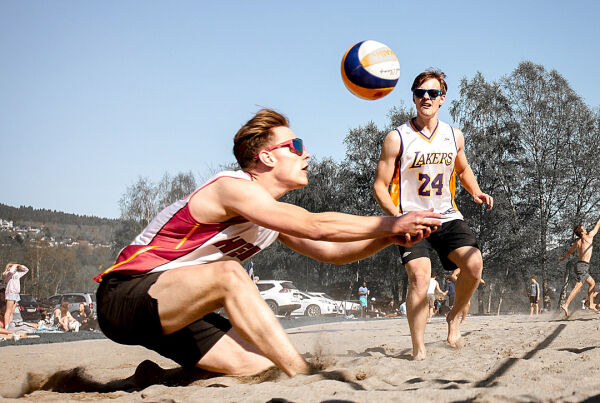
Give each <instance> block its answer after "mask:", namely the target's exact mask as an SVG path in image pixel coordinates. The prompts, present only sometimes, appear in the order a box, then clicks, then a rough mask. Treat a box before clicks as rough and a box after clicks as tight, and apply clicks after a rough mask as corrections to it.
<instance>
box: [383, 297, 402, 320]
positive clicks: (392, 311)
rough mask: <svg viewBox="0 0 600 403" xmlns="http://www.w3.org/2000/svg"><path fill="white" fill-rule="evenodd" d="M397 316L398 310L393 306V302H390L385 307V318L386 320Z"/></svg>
mask: <svg viewBox="0 0 600 403" xmlns="http://www.w3.org/2000/svg"><path fill="white" fill-rule="evenodd" d="M399 315H400V311H399V310H398V308H396V305H395V304H394V300H391V301H390V303H389V304H388V306H387V311H386V313H385V317H386V318H394V317H396V316H399Z"/></svg>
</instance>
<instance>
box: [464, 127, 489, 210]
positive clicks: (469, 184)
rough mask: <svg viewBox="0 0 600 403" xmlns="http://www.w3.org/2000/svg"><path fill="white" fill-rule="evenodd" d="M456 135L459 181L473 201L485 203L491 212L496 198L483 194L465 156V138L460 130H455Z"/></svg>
mask: <svg viewBox="0 0 600 403" xmlns="http://www.w3.org/2000/svg"><path fill="white" fill-rule="evenodd" d="M454 133H455V134H456V145H457V148H458V152H457V154H456V161H455V163H454V167H455V169H456V174H457V175H458V179H459V180H460V183H461V185H462V186H463V187H464V188H465V190H466V191H467V192H469V194H470V195H471V196H473V201H474V202H475V203H477V204H484V203H485V204H487V206H488V210H490V209H491V208H492V207H494V198H493V197H492V196H490V195H488V194H487V193H483V192H482V191H481V189H480V188H479V184H477V179H476V178H475V175H474V174H473V170H472V169H471V166H470V165H469V163H468V162H467V156H466V155H465V147H464V145H465V138H464V136H463V134H462V132H461V131H460V130H459V129H454Z"/></svg>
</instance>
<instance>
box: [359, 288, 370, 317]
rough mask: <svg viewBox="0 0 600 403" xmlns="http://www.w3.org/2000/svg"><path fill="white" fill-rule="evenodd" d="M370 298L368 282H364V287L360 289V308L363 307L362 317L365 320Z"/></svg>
mask: <svg viewBox="0 0 600 403" xmlns="http://www.w3.org/2000/svg"><path fill="white" fill-rule="evenodd" d="M368 296H369V289H368V288H367V282H366V281H363V285H362V287H359V288H358V299H359V300H360V306H361V308H362V309H361V317H363V318H364V316H365V313H366V311H367V309H368V304H369V301H368Z"/></svg>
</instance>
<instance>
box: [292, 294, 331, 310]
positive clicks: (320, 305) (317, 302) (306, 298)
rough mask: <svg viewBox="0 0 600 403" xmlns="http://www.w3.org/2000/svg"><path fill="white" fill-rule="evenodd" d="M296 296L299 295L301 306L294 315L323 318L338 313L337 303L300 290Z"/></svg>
mask: <svg viewBox="0 0 600 403" xmlns="http://www.w3.org/2000/svg"><path fill="white" fill-rule="evenodd" d="M294 294H297V295H298V298H300V305H301V306H300V308H298V309H296V310H295V311H293V312H292V315H306V316H321V315H335V314H336V313H338V310H337V306H336V305H335V303H333V302H331V301H329V300H328V299H326V298H323V297H317V296H313V295H309V294H308V293H303V292H301V291H298V290H296V291H295V292H294Z"/></svg>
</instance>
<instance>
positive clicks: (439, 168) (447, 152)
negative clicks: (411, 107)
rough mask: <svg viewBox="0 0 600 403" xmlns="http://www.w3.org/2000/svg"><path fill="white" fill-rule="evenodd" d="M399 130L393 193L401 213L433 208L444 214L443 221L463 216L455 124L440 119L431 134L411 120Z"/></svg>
mask: <svg viewBox="0 0 600 403" xmlns="http://www.w3.org/2000/svg"><path fill="white" fill-rule="evenodd" d="M396 131H397V132H398V135H399V136H400V154H399V155H398V157H397V158H396V167H395V170H394V176H393V178H392V183H391V187H390V195H391V196H392V201H393V202H394V204H395V205H396V206H398V209H399V211H400V213H402V214H404V213H408V212H409V211H419V210H427V209H430V208H433V211H434V212H436V213H439V214H442V216H443V218H442V220H441V221H442V222H447V221H451V220H456V219H462V218H463V216H462V214H461V213H460V211H458V207H457V206H456V203H455V202H454V194H455V188H456V176H455V172H454V162H455V160H456V154H457V151H458V149H457V146H456V139H455V137H454V130H452V127H451V126H450V125H449V124H447V123H444V122H440V121H439V120H438V124H437V126H436V128H435V130H434V131H433V133H431V135H430V136H429V137H428V136H426V135H425V134H423V133H422V132H421V131H419V130H417V128H416V127H415V126H414V125H413V123H412V121H409V122H406V123H405V124H403V125H402V126H400V127H398V128H397V129H396Z"/></svg>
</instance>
